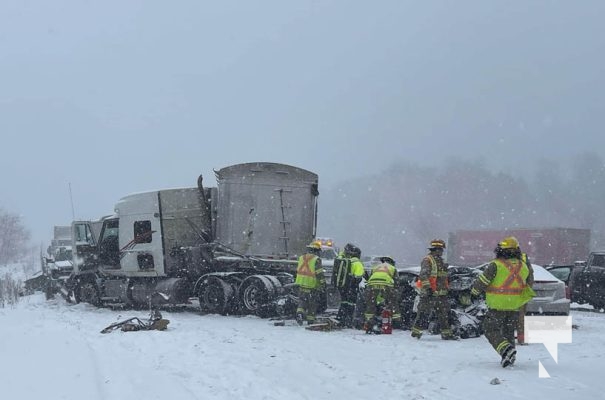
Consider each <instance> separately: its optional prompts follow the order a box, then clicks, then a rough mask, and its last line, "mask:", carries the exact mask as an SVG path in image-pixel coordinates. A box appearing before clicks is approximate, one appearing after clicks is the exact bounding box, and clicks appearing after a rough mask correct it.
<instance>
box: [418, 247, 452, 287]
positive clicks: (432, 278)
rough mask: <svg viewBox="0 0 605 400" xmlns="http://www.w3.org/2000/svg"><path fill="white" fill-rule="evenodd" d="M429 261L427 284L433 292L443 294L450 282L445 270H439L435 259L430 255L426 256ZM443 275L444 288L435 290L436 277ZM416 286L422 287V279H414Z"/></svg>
mask: <svg viewBox="0 0 605 400" xmlns="http://www.w3.org/2000/svg"><path fill="white" fill-rule="evenodd" d="M426 258H428V259H429V261H430V263H431V274H430V275H429V284H430V285H431V290H432V291H433V293H434V294H438V295H445V294H447V289H448V288H449V287H450V282H449V280H448V278H447V277H448V275H447V271H439V269H438V268H437V261H436V260H435V258H434V257H433V256H432V255H428V256H426ZM438 277H445V289H440V290H437V278H438ZM416 287H417V288H418V289H422V281H421V280H420V279H418V280H417V281H416Z"/></svg>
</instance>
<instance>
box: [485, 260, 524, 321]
mask: <svg viewBox="0 0 605 400" xmlns="http://www.w3.org/2000/svg"><path fill="white" fill-rule="evenodd" d="M492 262H493V263H494V264H496V267H497V270H496V276H495V277H494V279H493V280H492V281H491V282H490V284H489V286H488V287H487V288H486V289H485V301H486V303H487V305H488V307H489V308H493V309H494V310H502V311H515V310H518V309H519V308H521V306H523V304H525V303H527V302H528V301H530V300H531V298H532V297H534V296H535V293H534V291H533V290H532V289H531V288H530V287H529V286H528V285H527V284H526V280H527V276H528V275H529V269H528V268H527V265H526V264H525V263H524V262H523V261H521V260H516V259H506V260H505V259H501V258H498V259H495V260H494V261H492Z"/></svg>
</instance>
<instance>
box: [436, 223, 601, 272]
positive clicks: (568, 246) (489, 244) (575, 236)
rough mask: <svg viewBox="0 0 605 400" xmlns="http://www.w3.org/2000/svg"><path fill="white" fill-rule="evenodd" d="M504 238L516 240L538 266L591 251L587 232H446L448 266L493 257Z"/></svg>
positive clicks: (568, 261) (580, 257)
mask: <svg viewBox="0 0 605 400" xmlns="http://www.w3.org/2000/svg"><path fill="white" fill-rule="evenodd" d="M506 236H514V237H516V238H517V239H518V240H519V245H520V247H521V251H523V252H525V253H527V255H528V256H529V258H530V260H531V262H532V263H535V264H538V265H565V264H573V263H574V262H575V261H578V260H586V257H588V253H589V252H590V229H577V228H531V229H530V228H523V229H499V230H494V229H484V230H460V231H455V232H450V233H449V239H448V243H447V260H448V263H449V264H450V265H459V266H473V265H479V264H482V263H485V262H488V261H490V260H492V259H493V258H494V248H495V247H496V245H497V244H498V242H499V241H500V240H502V239H503V238H505V237H506Z"/></svg>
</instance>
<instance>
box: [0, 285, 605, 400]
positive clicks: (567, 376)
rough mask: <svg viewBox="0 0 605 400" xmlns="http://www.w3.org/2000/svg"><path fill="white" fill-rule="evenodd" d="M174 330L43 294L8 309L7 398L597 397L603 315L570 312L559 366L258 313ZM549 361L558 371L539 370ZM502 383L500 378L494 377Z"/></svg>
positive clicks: (192, 321)
mask: <svg viewBox="0 0 605 400" xmlns="http://www.w3.org/2000/svg"><path fill="white" fill-rule="evenodd" d="M163 315H164V317H165V318H168V319H169V320H170V325H169V326H168V330H166V331H163V332H160V331H139V332H121V331H119V330H117V331H114V332H112V333H109V334H101V333H100V331H101V329H103V328H104V327H106V326H107V325H109V324H110V323H112V322H116V321H118V320H123V319H126V318H129V317H133V316H137V317H139V318H142V319H143V318H147V313H146V312H145V311H114V310H109V309H96V308H94V307H92V306H90V305H87V304H78V305H69V304H66V303H65V302H64V301H63V300H62V299H56V300H51V301H48V302H47V301H45V300H44V296H43V295H41V294H35V295H32V296H27V297H24V298H22V299H21V302H20V303H19V304H17V305H16V306H15V307H12V308H4V309H0V325H1V326H0V360H1V361H0V393H2V398H4V399H20V400H30V399H31V400H33V399H74V400H82V399H87V400H97V399H99V400H100V399H103V400H105V399H108V400H109V399H111V400H119V399H179V400H181V399H183V400H184V399H240V398H246V399H279V400H285V399H474V398H483V399H487V398H493V399H500V398H502V399H504V398H507V399H510V398H515V399H521V398H523V399H528V398H531V399H541V398H545V399H570V400H571V399H579V398H588V399H597V398H602V397H601V396H602V395H603V389H605V385H604V384H603V378H602V376H603V366H605V356H604V354H605V334H604V333H605V314H603V313H594V312H586V311H573V312H572V316H573V323H574V324H575V325H577V326H578V329H575V330H574V331H573V343H571V344H561V345H559V356H558V358H559V360H558V361H559V362H558V364H557V363H555V362H554V360H553V359H552V358H551V356H550V355H549V353H548V352H547V351H546V349H545V348H544V346H543V345H542V344H530V345H528V346H523V347H519V354H518V358H517V363H516V364H515V366H514V367H512V368H509V369H503V368H502V367H500V364H499V357H498V356H497V354H496V353H495V352H494V351H493V350H492V349H491V347H490V346H489V344H488V343H487V340H486V339H485V338H484V337H480V338H475V339H466V340H460V341H457V342H451V341H442V340H441V339H440V337H439V336H431V335H425V336H424V337H423V338H422V339H421V340H420V341H417V340H415V339H412V338H411V337H410V336H409V332H408V331H399V330H397V331H395V332H394V334H393V335H378V336H374V335H366V334H364V333H362V332H361V331H355V330H344V331H334V332H313V331H308V330H305V329H304V328H301V327H298V326H295V325H288V324H287V325H286V326H283V327H281V326H273V323H272V322H271V321H269V320H266V319H260V318H256V317H224V316H216V315H205V316H203V315H199V314H197V313H194V312H163ZM538 361H541V362H542V364H543V365H544V367H545V368H546V369H547V371H548V373H549V374H550V376H551V378H539V377H538ZM496 377H497V378H498V379H499V380H500V381H501V384H499V385H492V384H490V381H492V380H493V379H494V378H496Z"/></svg>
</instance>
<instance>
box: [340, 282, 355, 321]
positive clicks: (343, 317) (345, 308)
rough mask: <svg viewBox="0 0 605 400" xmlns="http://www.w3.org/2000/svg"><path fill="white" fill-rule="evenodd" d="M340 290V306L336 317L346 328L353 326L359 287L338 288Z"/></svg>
mask: <svg viewBox="0 0 605 400" xmlns="http://www.w3.org/2000/svg"><path fill="white" fill-rule="evenodd" d="M338 291H339V292H340V307H338V314H337V315H336V319H338V322H339V323H340V325H341V326H344V327H345V328H352V327H353V315H354V314H355V302H356V301H357V291H358V288H357V287H351V286H349V287H345V288H338Z"/></svg>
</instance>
